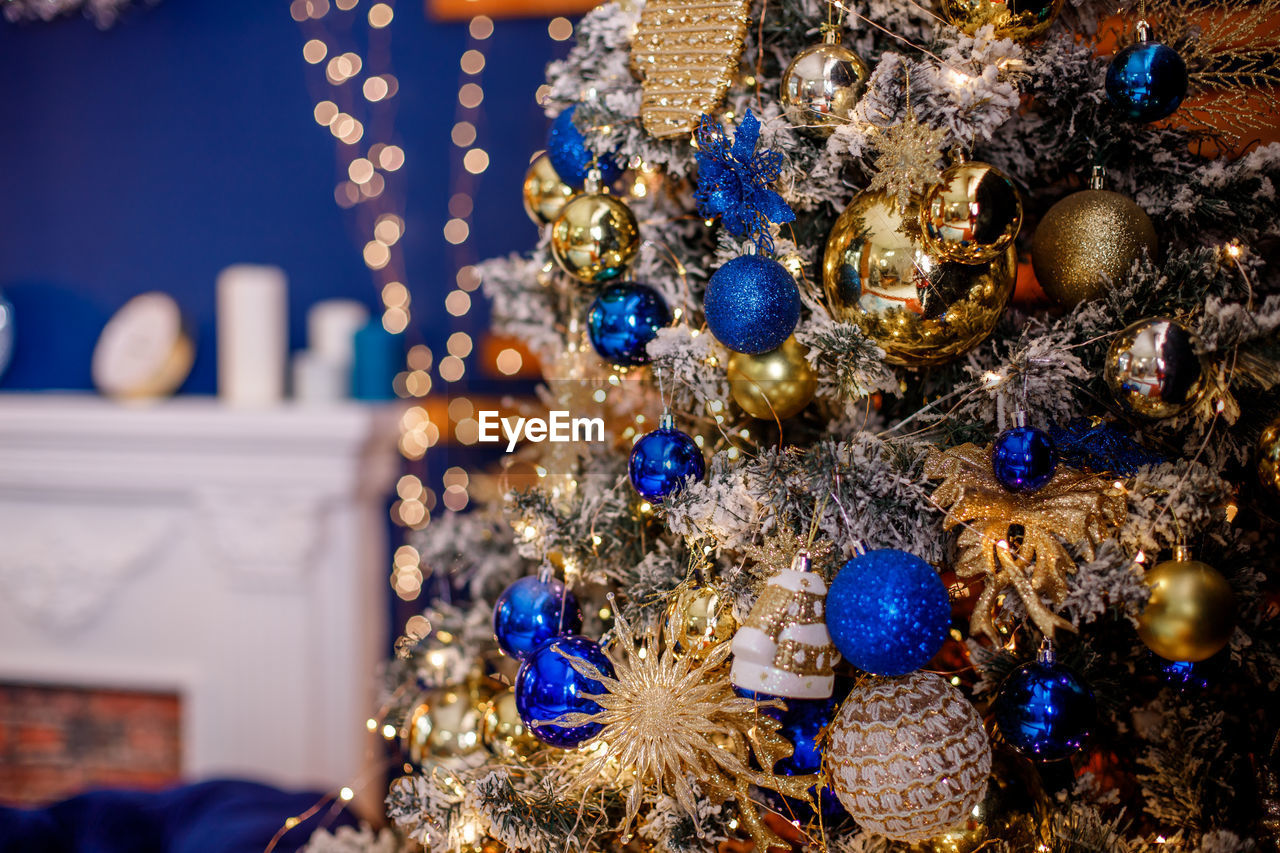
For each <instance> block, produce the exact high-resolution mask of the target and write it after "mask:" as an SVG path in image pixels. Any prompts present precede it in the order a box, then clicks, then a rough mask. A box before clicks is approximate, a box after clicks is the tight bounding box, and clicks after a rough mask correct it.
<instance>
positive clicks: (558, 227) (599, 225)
mask: <svg viewBox="0 0 1280 853" xmlns="http://www.w3.org/2000/svg"><path fill="white" fill-rule="evenodd" d="M638 251H640V224H639V223H638V222H637V221H636V216H635V214H634V213H632V212H631V208H629V207H627V205H626V203H625V202H623V201H622V200H621V199H618V198H615V197H614V196H611V195H608V194H607V193H602V192H586V193H583V194H581V195H579V196H577V197H575V198H573V199H571V200H570V201H569V202H568V203H567V204H565V206H564V209H562V210H561V211H560V215H559V216H557V217H556V221H555V224H554V225H552V226H551V256H552V257H553V258H555V259H556V263H557V264H559V265H560V268H561V269H562V270H564V271H565V272H567V273H569V274H570V275H572V276H573V277H574V278H576V279H578V280H579V281H581V282H584V283H586V284H600V283H602V282H606V281H611V280H613V279H615V278H617V277H618V276H620V275H622V273H623V272H624V271H625V270H626V268H627V265H628V264H630V263H631V261H632V260H634V259H635V256H636V253H637V252H638Z"/></svg>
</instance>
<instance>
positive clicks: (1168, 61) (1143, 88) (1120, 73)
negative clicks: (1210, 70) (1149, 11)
mask: <svg viewBox="0 0 1280 853" xmlns="http://www.w3.org/2000/svg"><path fill="white" fill-rule="evenodd" d="M1186 94H1187V64H1186V63H1185V62H1183V61H1182V57H1181V56H1179V55H1178V52H1177V51H1176V50H1174V49H1173V48H1171V47H1167V46H1166V45H1163V44H1160V43H1159V42H1139V43H1138V44H1131V45H1129V46H1128V47H1126V48H1125V49H1124V50H1122V51H1120V52H1119V53H1117V54H1116V58H1115V59H1113V60H1111V66H1110V67H1109V68H1108V69H1107V97H1109V98H1110V99H1111V103H1113V104H1115V106H1116V107H1117V108H1118V109H1119V110H1120V111H1121V112H1123V113H1124V114H1125V116H1127V117H1128V118H1131V119H1135V120H1137V121H1156V120H1158V119H1162V118H1164V117H1165V116H1168V115H1172V114H1173V111H1174V110H1176V109H1177V108H1178V104H1180V103H1182V99H1183V97H1185V96H1186Z"/></svg>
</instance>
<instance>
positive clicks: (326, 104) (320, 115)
mask: <svg viewBox="0 0 1280 853" xmlns="http://www.w3.org/2000/svg"><path fill="white" fill-rule="evenodd" d="M312 114H313V115H314V116H315V117H316V124H318V125H320V126H322V127H329V126H330V125H331V124H333V122H334V119H336V118H337V117H338V115H339V114H340V113H339V110H338V105H337V104H335V103H334V102H333V101H321V102H320V103H318V104H316V108H315V111H314V112H313V113H312Z"/></svg>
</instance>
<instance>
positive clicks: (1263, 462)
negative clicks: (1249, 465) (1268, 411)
mask: <svg viewBox="0 0 1280 853" xmlns="http://www.w3.org/2000/svg"><path fill="white" fill-rule="evenodd" d="M1258 480H1259V482H1261V483H1262V485H1263V487H1264V488H1266V490H1267V491H1269V492H1271V494H1273V495H1276V496H1280V418H1276V419H1275V420H1274V421H1272V422H1271V423H1270V424H1268V425H1267V428H1266V429H1264V430H1263V431H1262V436H1261V437H1260V438H1259V439H1258Z"/></svg>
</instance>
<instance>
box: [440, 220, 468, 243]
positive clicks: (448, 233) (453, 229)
mask: <svg viewBox="0 0 1280 853" xmlns="http://www.w3.org/2000/svg"><path fill="white" fill-rule="evenodd" d="M469 236H471V226H470V225H468V224H467V221H466V220H465V219H456V218H455V219H450V220H449V221H448V222H446V223H445V224H444V239H445V241H446V242H448V243H450V244H452V245H454V246H457V245H459V244H461V243H465V242H466V241H467V237H469Z"/></svg>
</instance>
